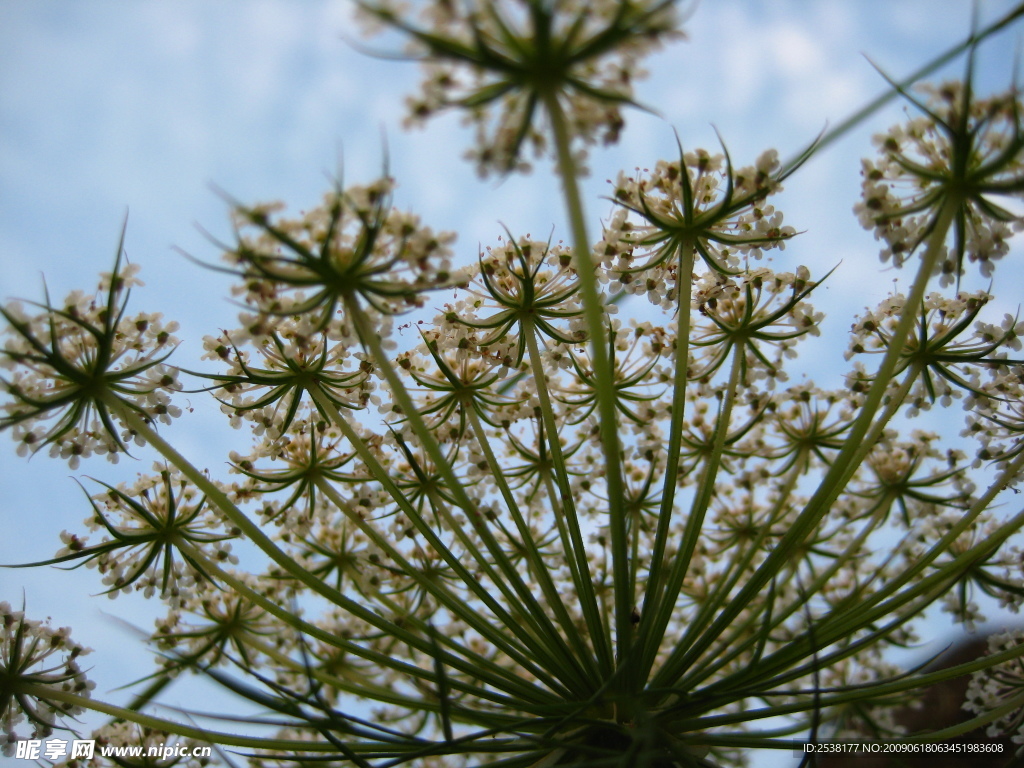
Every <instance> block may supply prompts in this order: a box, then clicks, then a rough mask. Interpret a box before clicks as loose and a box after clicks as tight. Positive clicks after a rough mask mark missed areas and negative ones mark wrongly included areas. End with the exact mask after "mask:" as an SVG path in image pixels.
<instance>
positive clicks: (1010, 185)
mask: <svg viewBox="0 0 1024 768" xmlns="http://www.w3.org/2000/svg"><path fill="white" fill-rule="evenodd" d="M973 61H974V50H973V49H972V50H971V55H970V57H969V58H968V64H967V73H966V76H965V78H964V80H963V81H950V82H946V83H943V84H942V85H940V86H938V87H934V86H930V85H929V86H920V87H919V88H920V90H922V91H923V92H924V93H925V95H926V96H927V101H926V102H923V101H920V100H919V99H917V98H915V97H914V96H913V95H911V94H910V93H908V92H906V91H904V90H903V89H900V91H901V92H902V93H903V95H904V96H905V97H906V98H907V99H908V100H909V101H910V102H911V103H912V104H913V105H914V106H915V107H917V108H918V109H919V110H920V111H921V112H922V113H923V115H922V116H921V117H918V118H915V119H913V120H911V121H910V122H909V123H906V124H900V125H897V126H894V127H893V128H891V129H890V130H889V131H888V132H886V133H883V134H880V135H878V136H876V137H875V141H876V143H877V144H878V145H879V149H880V151H881V157H880V158H879V159H878V160H877V161H875V162H874V163H872V162H870V161H868V160H865V161H863V170H862V175H863V177H864V178H863V183H862V186H863V200H862V202H860V203H858V204H857V205H856V206H855V207H854V211H855V212H856V213H857V214H858V216H859V218H860V222H861V224H862V225H863V226H864V228H865V229H874V231H875V237H876V238H879V239H882V240H884V241H885V242H886V244H887V247H886V249H885V250H884V251H882V260H883V261H888V260H889V259H892V262H893V264H894V265H895V266H897V267H898V266H901V265H902V264H903V262H904V261H905V260H906V259H907V258H909V257H910V255H911V254H913V253H914V251H915V250H917V248H918V247H919V246H920V245H921V244H922V243H923V242H924V241H925V240H926V239H927V237H928V235H929V234H930V233H931V232H932V230H933V229H934V228H935V226H936V223H937V222H938V217H939V211H940V209H941V208H942V207H943V205H953V206H954V214H953V249H952V253H950V254H949V255H948V256H947V258H945V259H944V260H942V261H941V262H939V263H938V264H937V265H936V272H937V273H938V274H940V275H941V283H942V284H943V285H949V284H952V283H953V282H956V283H957V284H958V285H959V281H960V276H961V275H962V274H963V270H964V258H965V257H966V258H967V260H968V261H971V262H978V263H979V265H980V271H981V274H982V275H983V276H985V277H991V275H992V271H993V265H994V262H995V260H997V259H999V258H1002V257H1003V256H1004V255H1005V254H1006V253H1007V252H1008V251H1009V243H1008V241H1009V239H1010V237H1011V236H1012V235H1013V232H1014V231H1020V229H1021V228H1022V224H1024V219H1022V218H1021V217H1020V216H1018V215H1016V214H1014V213H1013V212H1012V211H1010V210H1008V209H1007V208H1006V207H1004V206H1003V205H1002V204H1000V203H999V202H998V198H999V197H1006V196H1012V195H1016V194H1020V193H1021V191H1024V123H1022V112H1021V110H1022V107H1021V102H1020V95H1019V94H1018V92H1017V90H1016V88H1014V89H1011V90H1009V91H1007V92H1005V93H1002V94H998V95H995V96H991V97H989V98H986V99H980V98H977V97H976V95H975V93H974V85H973V83H972V71H973Z"/></svg>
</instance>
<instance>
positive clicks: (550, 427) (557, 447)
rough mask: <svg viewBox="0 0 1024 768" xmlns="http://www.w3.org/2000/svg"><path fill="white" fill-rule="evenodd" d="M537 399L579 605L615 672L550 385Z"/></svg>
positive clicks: (537, 372) (528, 324)
mask: <svg viewBox="0 0 1024 768" xmlns="http://www.w3.org/2000/svg"><path fill="white" fill-rule="evenodd" d="M522 327H523V337H524V338H525V339H526V348H527V351H528V354H529V356H530V365H531V367H532V368H533V375H534V377H535V378H536V380H537V381H544V367H543V364H542V363H541V359H540V350H539V349H538V348H537V338H536V329H535V327H534V325H533V321H532V319H531V318H523V321H522ZM537 399H538V400H539V402H540V409H541V417H542V418H543V420H544V433H545V435H546V436H547V444H548V447H549V449H550V450H551V462H552V465H553V466H554V469H555V477H556V480H557V482H558V492H559V495H558V498H557V500H556V499H555V498H554V497H552V499H551V501H552V505H553V506H554V512H555V514H556V515H559V516H560V518H561V521H562V523H563V525H561V526H560V530H564V531H565V532H566V533H567V534H568V539H567V540H566V541H564V546H565V549H566V552H570V553H572V555H571V556H570V557H568V558H567V560H568V561H569V562H570V563H571V565H572V571H571V572H572V574H573V581H574V583H575V585H576V589H577V590H579V595H580V605H581V607H582V608H583V611H584V618H585V619H586V622H587V628H588V629H589V631H590V636H591V637H592V638H593V642H594V646H595V649H594V650H595V651H596V652H597V654H598V658H599V659H600V662H601V666H602V669H603V671H604V674H605V675H607V674H609V673H610V672H611V671H612V657H611V653H610V651H609V649H608V647H607V645H606V643H605V640H604V638H605V637H606V629H605V624H604V622H603V621H602V619H601V610H600V606H599V605H598V602H597V596H596V595H595V594H594V583H593V579H592V576H591V574H590V566H589V563H588V562H587V552H586V546H585V544H584V542H583V534H582V532H581V531H580V526H579V517H578V515H577V512H576V505H575V503H574V502H573V493H572V488H571V487H570V485H569V472H568V470H567V469H566V466H565V457H564V456H563V454H562V445H561V443H560V442H559V438H558V434H559V432H558V426H557V423H556V421H555V413H554V409H553V408H552V406H551V397H550V394H549V393H548V388H547V387H543V386H541V387H537Z"/></svg>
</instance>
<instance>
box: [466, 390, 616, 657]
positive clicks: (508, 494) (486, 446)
mask: <svg viewBox="0 0 1024 768" xmlns="http://www.w3.org/2000/svg"><path fill="white" fill-rule="evenodd" d="M464 410H465V413H466V414H467V417H468V419H469V423H470V425H471V426H472V427H473V434H474V435H475V436H476V440H477V444H478V445H479V446H480V450H481V451H483V454H484V457H485V459H486V460H487V466H488V467H489V468H490V470H491V473H492V475H493V478H494V481H495V483H497V485H498V490H499V491H500V493H501V495H502V498H503V499H505V506H506V507H507V508H508V510H509V512H510V513H511V515H512V519H513V522H514V523H515V525H516V529H517V530H518V531H519V537H520V539H521V541H522V546H523V548H524V549H525V551H526V557H527V559H528V560H529V563H530V567H531V570H532V572H533V573H534V574H535V576H536V578H537V580H538V582H539V583H540V588H541V591H542V592H543V593H544V599H545V600H547V603H548V605H550V606H551V609H552V610H553V611H554V612H555V614H556V616H557V618H558V622H559V624H560V625H561V626H562V630H563V631H564V632H565V634H566V637H568V638H569V642H570V643H572V645H573V647H574V649H575V651H576V655H577V656H578V657H579V658H580V659H582V660H583V661H585V662H589V661H590V660H591V654H592V651H591V650H590V649H588V648H587V647H586V644H585V641H584V639H583V637H582V636H581V634H580V632H579V631H578V630H577V629H576V626H575V625H574V624H573V620H572V617H571V616H570V615H569V612H568V610H567V609H566V607H565V603H564V602H563V600H562V596H561V595H559V593H558V587H556V586H555V583H554V581H553V580H552V578H551V570H550V569H549V568H548V567H547V565H546V564H545V563H544V559H543V557H542V556H541V554H540V552H539V551H538V550H537V544H536V542H535V541H534V539H533V532H532V531H531V530H530V526H529V525H528V524H527V522H526V520H525V519H523V516H522V513H521V512H520V510H519V505H518V504H517V503H516V499H515V495H514V494H513V493H512V489H511V488H509V485H508V481H507V480H506V478H505V473H504V472H503V471H502V468H501V464H500V463H499V462H498V459H497V457H496V456H495V455H494V451H493V450H492V449H491V443H490V440H488V439H487V433H486V432H485V431H484V426H483V424H482V423H481V421H480V417H479V416H478V415H477V413H476V409H475V408H474V407H473V404H472V403H469V404H466V405H465V407H464ZM556 514H557V513H556ZM599 626H600V625H599ZM591 636H592V637H594V635H593V633H591ZM602 637H603V634H602ZM588 666H589V665H588Z"/></svg>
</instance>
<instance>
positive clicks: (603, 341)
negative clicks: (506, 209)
mask: <svg viewBox="0 0 1024 768" xmlns="http://www.w3.org/2000/svg"><path fill="white" fill-rule="evenodd" d="M543 100H544V107H545V110H546V111H547V114H548V118H549V120H550V121H551V127H552V130H553V132H554V135H555V150H556V155H557V158H558V159H557V164H558V173H559V176H560V177H561V179H562V190H563V192H564V194H565V205H566V211H567V213H568V217H569V225H570V228H571V229H572V239H573V255H574V257H575V259H576V268H577V271H578V277H579V281H580V294H581V296H582V298H583V313H584V317H585V318H586V321H587V327H588V328H589V329H590V355H591V360H592V361H593V364H594V378H595V389H596V392H597V412H598V417H599V419H600V425H601V445H602V448H603V451H604V456H605V462H606V473H607V476H606V478H605V481H606V483H607V490H608V500H609V502H608V503H609V509H608V515H609V523H610V524H609V529H610V533H611V549H612V578H613V582H614V585H615V608H614V614H615V642H616V647H615V657H616V660H621V659H622V658H623V657H624V655H625V653H626V651H627V648H628V646H629V644H630V641H631V639H632V635H633V625H632V621H631V614H632V611H633V607H634V605H635V599H636V598H635V595H634V594H633V590H631V589H630V582H629V572H630V568H629V544H628V541H627V536H626V528H627V519H626V510H625V505H624V502H623V500H624V498H625V495H624V489H625V484H624V481H623V477H622V464H621V458H620V452H621V447H620V445H619V430H618V420H617V418H616V409H615V399H614V393H615V388H614V382H613V381H612V368H611V365H610V362H609V360H608V351H607V350H608V342H607V336H608V333H607V328H606V320H605V315H604V309H603V307H602V304H601V298H600V295H599V294H598V291H597V280H596V278H595V277H594V262H593V259H592V258H591V255H590V240H589V238H588V237H587V226H586V218H585V216H584V212H583V203H582V201H581V199H580V189H579V180H578V178H577V170H576V162H575V160H574V159H573V156H572V150H571V145H570V132H569V126H568V125H567V123H566V118H565V112H564V111H563V110H562V106H561V104H560V103H559V101H558V95H557V94H556V93H555V92H554V91H547V92H545V93H544V96H543Z"/></svg>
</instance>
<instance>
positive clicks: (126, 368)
mask: <svg viewBox="0 0 1024 768" xmlns="http://www.w3.org/2000/svg"><path fill="white" fill-rule="evenodd" d="M123 243H124V232H123V231H122V234H121V241H120V242H119V243H118V247H117V257H116V259H115V261H114V268H113V271H112V272H111V273H110V274H108V275H104V276H103V278H102V280H101V282H100V293H99V294H97V295H95V296H88V295H86V294H83V293H82V292H80V291H76V292H74V293H72V294H71V295H70V296H68V298H67V299H66V300H65V302H64V303H63V304H62V305H60V306H54V305H51V304H50V302H49V297H47V300H46V302H45V303H43V304H39V305H37V306H38V307H39V308H40V309H41V310H42V311H41V312H40V313H39V314H37V315H29V314H27V313H26V312H25V311H24V309H23V307H22V306H21V304H20V303H17V302H16V303H13V304H9V305H7V306H5V307H0V315H3V317H4V319H5V320H6V321H7V323H8V329H7V336H8V338H7V343H6V345H5V346H4V348H3V349H2V350H0V368H4V369H7V370H8V371H11V374H10V375H9V377H4V378H0V383H2V386H3V389H4V390H5V391H6V392H7V394H9V395H10V396H11V400H10V401H9V402H7V403H5V404H4V405H3V409H2V412H3V415H2V416H0V430H5V429H11V430H12V433H13V436H14V438H15V439H16V440H17V441H18V442H19V444H20V445H19V453H27V452H35V451H37V450H39V449H40V448H41V447H43V446H44V445H50V446H51V454H52V455H54V456H60V457H61V458H65V459H68V460H69V463H70V465H71V468H72V469H75V468H77V466H78V461H79V458H80V457H83V456H88V455H90V454H92V453H99V454H103V453H105V454H107V456H108V458H109V459H110V460H111V461H116V460H117V454H118V452H124V451H127V446H126V443H127V442H130V441H132V440H134V441H135V442H138V443H140V444H141V439H140V438H138V437H137V436H136V435H134V434H133V433H132V431H131V429H126V430H125V432H124V433H121V432H119V430H118V427H117V425H116V422H117V421H119V420H120V418H121V414H119V413H118V410H119V409H125V410H126V411H128V412H133V413H135V414H138V415H139V416H140V417H142V418H143V419H145V420H146V421H155V420H157V419H159V420H161V421H165V422H169V420H170V418H171V417H174V416H178V415H180V413H181V411H180V409H179V408H177V407H176V406H174V405H172V404H171V401H170V398H169V397H168V395H167V392H169V391H173V390H177V389H180V385H179V384H178V380H177V371H175V370H174V369H171V368H169V367H167V366H165V365H163V362H164V361H165V360H166V359H167V358H168V357H169V356H170V354H171V352H173V350H174V347H175V346H176V345H177V343H178V341H177V339H176V338H175V337H174V336H173V335H172V334H173V332H174V331H176V330H177V327H178V324H177V323H166V324H165V323H164V322H163V321H162V319H161V316H160V315H159V314H145V313H144V314H140V315H136V316H134V317H131V316H128V315H127V314H126V312H127V304H128V296H129V293H130V287H131V286H132V285H141V282H140V281H139V280H138V278H136V277H135V275H136V272H137V271H138V268H137V266H136V265H131V264H129V265H124V266H122V253H123Z"/></svg>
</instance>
